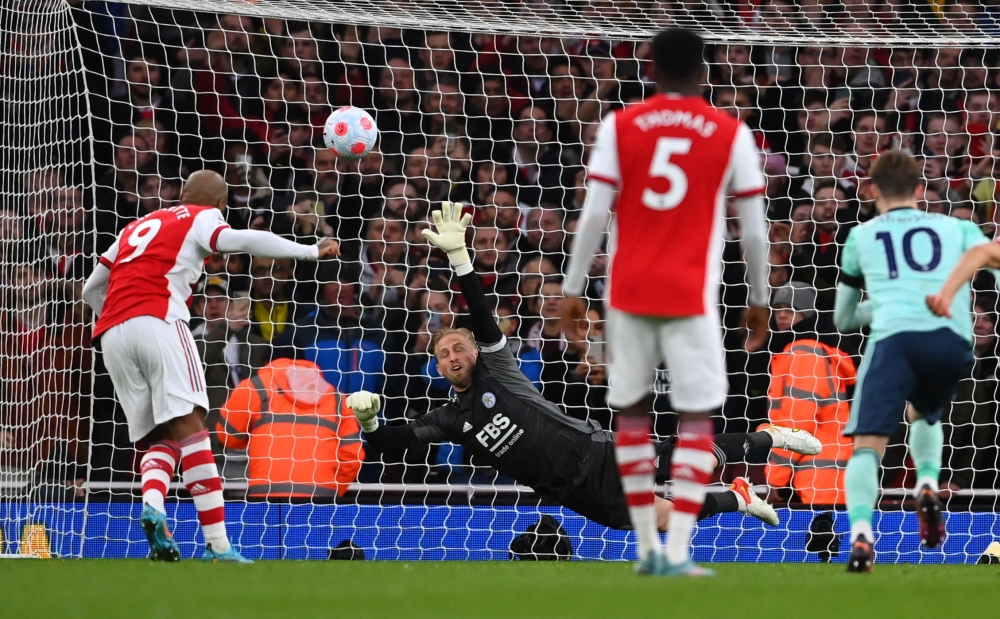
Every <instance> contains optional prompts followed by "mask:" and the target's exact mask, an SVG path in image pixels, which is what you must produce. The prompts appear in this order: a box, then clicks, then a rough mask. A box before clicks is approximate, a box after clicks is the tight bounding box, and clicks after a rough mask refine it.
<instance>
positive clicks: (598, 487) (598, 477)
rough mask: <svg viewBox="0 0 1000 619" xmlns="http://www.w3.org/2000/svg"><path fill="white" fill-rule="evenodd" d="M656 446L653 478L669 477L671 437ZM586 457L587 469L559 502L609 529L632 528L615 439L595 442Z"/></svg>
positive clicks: (671, 448)
mask: <svg viewBox="0 0 1000 619" xmlns="http://www.w3.org/2000/svg"><path fill="white" fill-rule="evenodd" d="M598 445H599V447H597V446H598ZM655 447H656V456H657V460H658V462H657V474H656V479H657V481H658V482H662V481H665V480H666V479H668V478H669V477H670V455H671V453H672V451H673V443H672V442H670V441H667V442H663V443H655ZM587 459H588V460H590V459H593V460H594V466H593V467H592V468H591V469H590V473H589V474H588V475H587V476H586V477H584V479H583V482H581V483H580V485H578V486H577V487H576V488H574V489H573V490H571V491H570V492H569V493H568V494H566V495H565V496H563V497H562V499H561V500H560V501H559V502H560V503H561V504H562V506H563V507H568V508H570V509H572V510H573V511H575V512H576V513H578V514H580V515H581V516H584V517H585V518H589V519H590V520H593V521H594V522H596V523H598V524H603V525H604V526H606V527H610V528H612V529H631V528H632V519H631V518H630V517H629V514H628V505H627V504H626V503H625V492H624V491H623V490H622V482H621V477H620V476H619V474H618V464H617V462H616V460H615V444H614V441H608V442H606V443H595V448H594V449H593V450H592V451H591V453H590V454H588V456H587Z"/></svg>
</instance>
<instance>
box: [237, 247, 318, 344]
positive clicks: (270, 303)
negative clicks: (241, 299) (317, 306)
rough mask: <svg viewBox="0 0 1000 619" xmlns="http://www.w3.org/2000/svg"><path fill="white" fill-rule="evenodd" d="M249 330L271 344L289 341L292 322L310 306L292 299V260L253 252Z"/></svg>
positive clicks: (306, 311)
mask: <svg viewBox="0 0 1000 619" xmlns="http://www.w3.org/2000/svg"><path fill="white" fill-rule="evenodd" d="M250 275H251V277H252V278H253V279H252V283H251V286H250V298H251V299H252V303H251V304H250V319H251V325H252V326H251V332H252V333H253V334H254V335H259V336H260V337H261V338H263V339H264V341H266V342H268V343H270V344H271V346H274V347H275V348H279V347H284V346H288V345H289V344H291V336H292V331H293V330H292V328H291V326H292V324H294V323H295V322H296V320H297V319H298V318H299V317H300V316H302V315H305V314H308V312H309V310H310V306H309V305H306V304H304V303H295V302H293V301H292V299H291V297H290V294H291V288H292V285H293V284H292V261H291V260H272V259H270V258H260V257H258V256H254V257H253V259H252V260H251V261H250Z"/></svg>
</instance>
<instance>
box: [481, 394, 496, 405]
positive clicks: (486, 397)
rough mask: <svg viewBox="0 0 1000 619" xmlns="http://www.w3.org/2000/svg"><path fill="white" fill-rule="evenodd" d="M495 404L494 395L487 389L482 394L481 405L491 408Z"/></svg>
mask: <svg viewBox="0 0 1000 619" xmlns="http://www.w3.org/2000/svg"><path fill="white" fill-rule="evenodd" d="M496 405H497V397H496V396H495V395H493V394H492V393H490V392H489V391H487V392H486V393H484V394H483V406H485V407H486V408H493V407H494V406H496Z"/></svg>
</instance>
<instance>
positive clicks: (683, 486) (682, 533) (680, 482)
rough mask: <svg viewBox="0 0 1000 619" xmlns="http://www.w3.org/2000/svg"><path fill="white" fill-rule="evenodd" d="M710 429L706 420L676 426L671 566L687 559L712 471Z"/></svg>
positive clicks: (687, 421) (711, 428)
mask: <svg viewBox="0 0 1000 619" xmlns="http://www.w3.org/2000/svg"><path fill="white" fill-rule="evenodd" d="M712 430H713V427H712V421H711V420H710V419H708V418H704V419H690V420H684V421H681V422H680V424H679V425H678V427H677V447H676V448H675V449H674V455H673V460H672V462H671V465H670V476H671V479H673V501H674V509H673V511H672V512H671V513H670V527H669V535H668V536H667V561H668V562H669V563H670V564H671V565H680V564H682V563H687V562H688V560H689V559H690V554H689V553H688V547H689V546H690V544H691V532H692V530H693V529H694V523H695V522H696V521H697V520H698V514H699V513H700V512H701V506H702V503H704V502H705V486H706V485H707V484H708V482H709V481H711V479H712V471H714V470H715V456H714V452H713V450H712Z"/></svg>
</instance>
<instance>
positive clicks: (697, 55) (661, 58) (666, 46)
mask: <svg viewBox="0 0 1000 619" xmlns="http://www.w3.org/2000/svg"><path fill="white" fill-rule="evenodd" d="M653 64H654V66H655V67H656V71H657V73H658V74H659V75H662V76H663V77H665V78H668V79H678V80H689V79H693V78H698V77H699V76H700V75H701V71H702V67H704V65H705V41H704V40H703V39H702V38H701V37H700V36H699V35H698V34H697V33H695V32H694V31H691V30H688V29H686V28H667V29H666V30H662V31H660V33H659V34H657V35H656V36H655V37H653Z"/></svg>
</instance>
